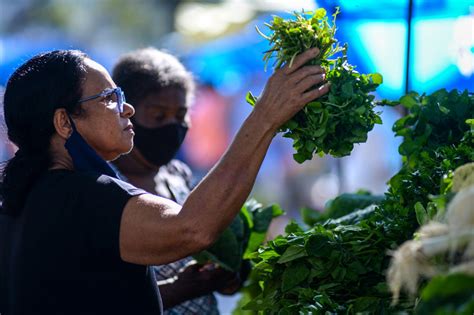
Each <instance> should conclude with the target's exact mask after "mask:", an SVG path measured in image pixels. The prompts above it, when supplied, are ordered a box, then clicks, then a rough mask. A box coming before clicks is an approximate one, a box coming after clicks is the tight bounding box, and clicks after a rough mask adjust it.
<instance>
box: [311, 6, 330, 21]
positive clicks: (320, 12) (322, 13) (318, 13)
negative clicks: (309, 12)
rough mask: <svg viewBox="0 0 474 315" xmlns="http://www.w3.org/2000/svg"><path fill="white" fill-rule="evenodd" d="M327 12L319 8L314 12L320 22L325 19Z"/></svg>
mask: <svg viewBox="0 0 474 315" xmlns="http://www.w3.org/2000/svg"><path fill="white" fill-rule="evenodd" d="M326 14H327V12H326V10H325V9H324V8H319V9H317V10H316V12H314V17H316V18H317V19H318V20H321V19H323V18H324V17H325V16H326Z"/></svg>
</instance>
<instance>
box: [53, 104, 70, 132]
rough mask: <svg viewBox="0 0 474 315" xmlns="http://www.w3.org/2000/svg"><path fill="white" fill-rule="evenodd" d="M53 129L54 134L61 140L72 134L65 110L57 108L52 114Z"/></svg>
mask: <svg viewBox="0 0 474 315" xmlns="http://www.w3.org/2000/svg"><path fill="white" fill-rule="evenodd" d="M53 124H54V129H56V133H57V134H58V135H59V136H60V137H61V138H63V139H67V138H69V136H70V135H71V133H72V126H71V121H70V117H69V115H68V114H67V112H66V109H65V108H58V109H56V111H55V112H54V117H53Z"/></svg>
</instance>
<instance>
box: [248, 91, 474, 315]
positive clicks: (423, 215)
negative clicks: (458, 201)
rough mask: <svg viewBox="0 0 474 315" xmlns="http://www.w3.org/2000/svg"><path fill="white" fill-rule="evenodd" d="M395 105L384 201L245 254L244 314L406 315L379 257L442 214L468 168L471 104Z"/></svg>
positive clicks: (442, 96) (418, 100)
mask: <svg viewBox="0 0 474 315" xmlns="http://www.w3.org/2000/svg"><path fill="white" fill-rule="evenodd" d="M400 103H401V104H402V105H403V106H405V107H407V108H408V110H409V115H408V116H407V117H403V118H401V119H400V120H398V121H397V122H396V123H395V125H394V131H395V132H396V133H397V134H398V135H400V136H403V137H404V140H403V142H402V144H401V145H400V150H399V151H400V153H401V154H402V158H403V165H402V168H401V170H400V171H399V172H398V173H397V174H396V175H395V176H394V177H392V179H391V180H390V182H389V191H388V193H386V195H385V199H384V200H383V201H382V202H381V203H380V204H379V205H378V206H371V207H369V208H367V209H363V210H358V211H355V212H354V213H351V214H349V215H346V216H343V217H341V218H339V219H336V220H328V221H326V222H324V223H322V224H321V223H317V224H316V225H315V226H313V227H312V228H311V229H310V230H308V231H304V230H303V229H301V228H299V227H298V226H297V225H296V224H290V225H289V226H288V227H287V233H288V234H287V235H286V236H280V237H277V238H276V239H274V240H273V241H271V242H269V243H268V244H267V245H266V246H262V247H260V248H259V250H258V251H257V252H256V253H254V254H253V257H254V262H255V263H256V266H255V268H254V272H255V274H256V275H257V276H256V279H255V281H256V282H257V283H259V284H260V286H259V290H258V291H257V292H256V293H255V294H257V295H256V296H255V294H254V298H253V300H251V301H250V302H249V303H248V304H247V305H246V306H245V307H244V308H245V309H249V310H252V311H261V312H264V313H266V314H267V313H268V314H276V313H278V314H298V312H300V313H304V314H307V313H310V312H312V313H313V314H326V313H325V312H331V313H344V314H355V313H357V312H367V313H369V314H382V313H392V312H396V311H408V312H411V311H413V305H412V301H411V300H409V299H406V298H405V299H401V303H400V304H398V305H397V306H395V307H391V306H390V304H391V295H390V293H389V292H388V290H387V283H386V279H385V272H386V269H387V267H388V263H389V256H388V255H387V252H388V251H389V250H393V249H395V248H396V247H397V246H398V245H399V244H401V243H402V242H404V241H406V240H408V239H410V238H412V236H413V233H414V232H415V230H416V228H417V227H418V221H426V220H428V219H430V218H431V217H434V216H435V215H436V214H437V213H438V212H439V211H442V210H443V208H444V202H445V200H446V198H445V197H446V196H447V195H448V194H449V193H450V187H451V185H452V182H451V178H452V172H453V171H454V170H455V169H456V168H457V167H459V166H461V165H464V164H466V163H468V162H472V161H474V137H473V135H474V133H473V130H474V128H473V124H472V120H471V119H472V118H473V117H474V96H472V95H469V94H468V92H467V91H465V92H458V91H456V90H453V91H451V92H448V91H446V90H439V91H436V92H435V93H433V94H431V95H418V94H416V93H412V94H409V95H407V96H404V97H402V98H401V100H400ZM441 201H442V202H441ZM348 207H349V205H348ZM437 294H440V293H439V292H438V293H437ZM431 296H433V295H431ZM431 301H432V300H431ZM426 302H427V303H428V300H427V301H426Z"/></svg>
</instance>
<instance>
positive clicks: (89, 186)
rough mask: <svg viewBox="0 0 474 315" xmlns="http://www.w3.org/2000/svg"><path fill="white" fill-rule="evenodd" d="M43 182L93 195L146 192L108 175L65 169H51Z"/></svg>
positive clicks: (58, 187) (60, 188)
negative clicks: (111, 192)
mask: <svg viewBox="0 0 474 315" xmlns="http://www.w3.org/2000/svg"><path fill="white" fill-rule="evenodd" d="M41 182H42V183H43V185H45V186H55V187H56V188H57V189H58V190H68V191H71V190H75V191H77V192H85V193H92V194H93V195H95V194H100V193H104V192H106V191H124V192H126V193H129V194H131V195H137V194H140V193H145V191H143V190H142V189H139V188H137V187H135V186H133V185H131V184H129V183H127V182H125V181H122V180H120V179H117V178H114V177H111V176H108V175H102V174H97V173H88V172H76V171H72V170H65V169H56V170H49V171H48V172H47V173H46V174H45V176H44V177H43V178H42V181H41Z"/></svg>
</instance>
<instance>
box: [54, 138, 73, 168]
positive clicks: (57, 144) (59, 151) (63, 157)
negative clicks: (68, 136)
mask: <svg viewBox="0 0 474 315" xmlns="http://www.w3.org/2000/svg"><path fill="white" fill-rule="evenodd" d="M64 144H65V140H64V139H62V138H60V137H59V136H57V135H56V134H54V135H53V136H52V137H51V141H50V147H49V152H50V154H51V166H50V167H49V169H51V170H54V169H67V170H73V169H74V164H73V163H72V158H71V156H70V155H69V153H68V152H67V150H66V148H65V147H64Z"/></svg>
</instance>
